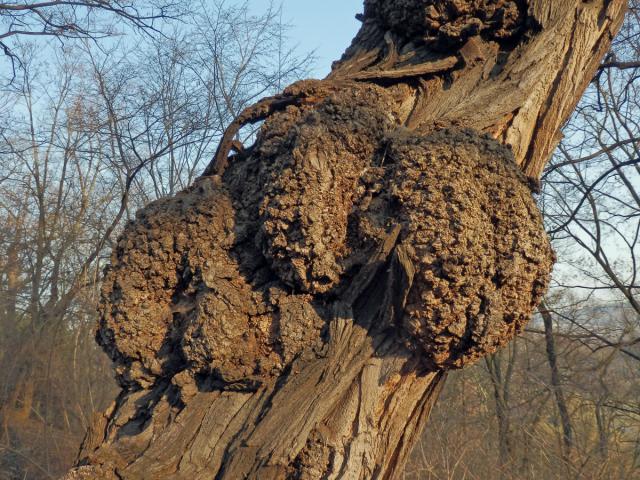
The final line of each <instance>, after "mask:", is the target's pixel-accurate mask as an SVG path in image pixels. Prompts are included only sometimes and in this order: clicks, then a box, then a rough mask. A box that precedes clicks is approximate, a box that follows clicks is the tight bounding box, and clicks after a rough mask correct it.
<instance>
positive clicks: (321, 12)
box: [249, 0, 363, 78]
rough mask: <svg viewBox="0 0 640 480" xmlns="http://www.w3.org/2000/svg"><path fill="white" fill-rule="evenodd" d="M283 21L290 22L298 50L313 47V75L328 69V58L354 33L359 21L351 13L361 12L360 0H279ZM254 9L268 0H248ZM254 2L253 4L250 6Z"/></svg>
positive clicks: (334, 58) (303, 50)
mask: <svg viewBox="0 0 640 480" xmlns="http://www.w3.org/2000/svg"><path fill="white" fill-rule="evenodd" d="M281 3H282V12H283V17H282V19H283V21H285V22H286V23H289V24H291V25H292V29H291V32H290V35H291V40H292V41H293V42H294V43H296V44H298V45H299V49H300V52H308V51H310V50H315V51H316V56H317V61H316V68H315V71H314V72H313V74H314V75H313V76H315V77H318V78H319V77H324V76H325V75H326V74H327V73H329V69H330V67H331V62H332V61H334V60H337V59H338V58H340V55H342V52H344V50H345V49H346V48H347V47H348V46H349V44H350V43H351V40H352V39H353V37H354V36H355V34H356V32H357V31H358V28H359V27H360V22H358V21H357V20H356V19H355V14H356V13H359V12H362V3H363V2H362V0H321V1H317V0H316V1H311V0H282V1H281ZM249 4H250V6H251V8H256V11H260V10H261V9H264V8H265V7H266V6H267V5H268V4H269V0H249ZM254 6H255V7H254Z"/></svg>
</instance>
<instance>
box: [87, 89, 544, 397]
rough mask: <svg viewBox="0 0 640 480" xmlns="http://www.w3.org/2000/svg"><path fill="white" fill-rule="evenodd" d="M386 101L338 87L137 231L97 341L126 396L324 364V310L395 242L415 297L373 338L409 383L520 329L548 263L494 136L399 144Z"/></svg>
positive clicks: (115, 261) (114, 276) (108, 293)
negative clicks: (381, 336) (299, 362)
mask: <svg viewBox="0 0 640 480" xmlns="http://www.w3.org/2000/svg"><path fill="white" fill-rule="evenodd" d="M321 85H322V83H321V82H306V83H304V84H299V85H296V86H295V87H293V88H294V89H298V90H300V89H311V90H313V89H314V88H315V89H319V88H321ZM394 93H395V90H394V89H393V88H391V89H385V88H382V87H379V86H375V85H366V84H364V85H363V84H357V83H348V82H347V83H345V84H344V85H342V86H341V88H340V89H336V90H335V91H332V92H329V93H327V94H326V96H325V97H324V98H323V99H321V100H319V101H318V102H316V103H314V104H311V105H292V106H289V107H287V108H286V109H284V110H283V111H280V112H275V113H273V114H272V115H271V116H270V117H269V118H268V119H267V120H266V122H265V124H264V125H263V126H262V128H261V130H260V134H259V136H258V139H257V142H256V144H255V145H254V147H253V148H252V149H250V150H248V151H246V152H244V153H242V154H239V155H236V156H235V158H233V159H232V160H231V164H230V166H229V168H228V169H227V170H226V172H225V173H224V175H223V176H222V177H220V176H210V177H203V178H201V179H200V180H199V181H198V182H196V184H195V185H194V186H193V187H191V188H189V189H188V190H186V191H184V192H182V193H180V194H178V195H176V196H175V197H174V198H169V199H164V200H160V201H157V202H155V203H153V204H151V205H149V206H148V207H146V208H145V209H143V210H142V211H141V212H139V213H138V215H137V219H136V220H135V221H134V222H131V223H130V224H129V225H128V226H127V227H126V229H125V231H124V233H123V234H122V236H121V238H120V240H119V242H118V245H117V247H116V249H115V251H114V252H113V256H112V262H111V263H112V265H111V267H110V268H109V269H108V272H107V275H106V279H105V282H104V288H103V294H102V306H101V313H102V315H101V322H100V326H99V332H98V338H99V341H100V343H101V344H102V345H103V347H104V348H105V349H106V350H107V351H108V352H109V354H110V355H111V357H112V358H113V360H114V361H115V362H116V365H117V369H118V374H119V379H120V381H121V382H122V384H123V385H125V386H126V385H129V386H134V385H136V384H137V385H141V386H143V387H150V386H152V385H154V384H155V383H157V382H158V380H159V379H163V378H164V379H171V378H173V379H174V383H175V384H176V385H177V386H178V387H179V388H184V389H185V390H188V389H189V388H193V386H194V385H196V386H199V387H201V388H202V386H203V385H207V388H219V389H255V388H257V386H259V385H260V384H261V383H263V382H265V381H269V379H271V378H274V377H276V376H278V375H280V374H281V373H282V371H283V369H284V368H285V367H286V366H287V365H290V363H291V361H292V360H293V359H294V358H298V357H303V358H313V357H317V356H321V355H324V354H325V352H324V350H323V347H324V345H325V344H326V343H327V339H328V335H329V331H328V328H327V326H328V322H329V321H330V319H331V312H332V311H333V309H334V304H335V303H336V302H341V301H344V299H345V296H348V292H347V289H348V288H350V286H351V284H352V283H353V281H354V278H356V277H357V276H358V275H359V273H360V272H361V271H362V269H363V268H366V266H367V265H368V263H369V261H370V259H371V258H373V256H374V254H375V253H376V251H377V250H378V249H379V248H380V246H381V244H383V243H384V242H385V241H388V240H389V238H390V237H392V238H393V240H392V241H393V251H394V254H393V255H391V256H390V257H389V260H388V261H387V263H388V267H387V268H394V266H393V263H394V262H396V263H398V262H400V263H401V264H402V269H403V276H404V277H405V278H404V280H401V279H398V282H402V281H404V282H409V284H410V288H408V289H407V290H406V292H405V293H403V294H402V295H401V298H397V299H396V300H395V302H396V305H394V309H393V312H392V314H391V315H390V318H379V319H377V320H376V321H377V322H379V326H378V328H380V329H388V330H393V331H394V332H395V334H394V338H395V341H396V342H397V343H398V344H401V345H402V346H403V348H406V350H407V351H408V352H410V354H411V355H413V356H415V357H416V358H418V359H419V362H418V363H416V368H426V369H430V370H433V369H449V368H458V367H462V366H464V365H466V364H468V363H469V362H471V361H474V360H476V359H478V358H480V357H481V356H483V355H486V354H489V353H492V352H494V351H495V350H496V349H497V348H498V347H499V346H501V345H502V344H504V343H505V342H507V341H508V340H510V339H511V338H512V337H513V336H514V335H515V334H517V333H518V332H519V331H520V330H521V329H522V328H523V326H524V325H525V324H526V323H527V321H528V319H529V317H530V316H531V313H532V310H533V309H534V307H535V306H536V305H537V303H538V301H539V299H540V297H541V295H542V294H543V293H544V291H545V289H546V286H547V283H548V279H549V273H550V270H551V267H552V263H553V254H552V251H551V248H550V245H549V241H548V239H547V236H546V234H545V232H544V230H543V226H542V222H541V217H540V214H539V212H538V209H537V208H536V204H535V201H534V199H533V198H532V195H531V192H530V189H529V185H528V181H527V179H526V178H525V177H524V176H523V174H522V173H521V171H520V169H519V168H518V166H517V165H516V164H515V162H514V159H513V156H512V153H511V152H510V150H509V149H508V148H507V147H504V146H502V145H500V144H499V143H497V142H496V141H495V140H493V139H492V138H490V137H488V136H486V135H483V134H479V133H477V132H474V131H472V130H455V129H446V130H434V131H431V132H428V133H424V134H416V133H413V132H411V131H409V130H407V129H406V128H405V127H404V126H403V124H404V122H405V121H406V116H407V113H406V106H405V105H403V104H402V102H401V101H400V100H398V99H399V98H402V97H401V95H395V94H394ZM356 321H357V319H356ZM188 385H191V387H187V386H188Z"/></svg>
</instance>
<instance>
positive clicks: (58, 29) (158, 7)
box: [0, 0, 184, 75]
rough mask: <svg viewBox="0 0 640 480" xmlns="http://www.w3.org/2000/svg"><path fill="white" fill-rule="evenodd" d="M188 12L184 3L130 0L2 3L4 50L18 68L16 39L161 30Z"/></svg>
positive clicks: (96, 37) (0, 25)
mask: <svg viewBox="0 0 640 480" xmlns="http://www.w3.org/2000/svg"><path fill="white" fill-rule="evenodd" d="M183 13H184V6H183V4H182V2H171V1H156V0H149V1H146V0H144V1H128V0H124V1H123V0H50V1H35V2H32V1H10V2H4V3H0V49H1V50H2V51H3V53H4V55H5V57H7V58H8V59H9V60H10V61H11V65H12V67H13V69H14V75H15V68H16V66H17V65H21V64H22V59H21V57H20V55H19V54H18V52H17V51H16V43H15V42H16V40H18V39H20V38H25V37H38V36H39V37H54V38H56V39H59V40H60V41H64V40H70V39H83V40H92V41H97V40H100V39H102V38H105V37H110V36H113V35H118V34H122V33H123V28H122V26H121V27H120V28H118V27H117V25H118V23H120V24H121V25H122V24H123V23H124V24H125V25H127V26H128V27H129V28H134V29H136V30H139V31H142V32H146V33H152V32H155V33H158V32H160V29H161V26H162V23H163V22H164V21H166V20H170V19H176V18H178V17H180V16H181V15H182V14H183Z"/></svg>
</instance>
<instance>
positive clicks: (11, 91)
mask: <svg viewBox="0 0 640 480" xmlns="http://www.w3.org/2000/svg"><path fill="white" fill-rule="evenodd" d="M54 3H55V2H54ZM86 3H87V4H89V7H88V8H86V7H74V9H72V10H70V9H67V8H64V7H60V8H58V7H56V9H55V10H46V9H45V10H40V11H38V10H37V9H32V10H31V11H19V12H17V13H16V11H14V10H11V9H8V8H7V6H6V5H0V48H1V49H2V50H3V51H4V56H3V57H0V226H1V227H2V228H0V479H1V480H5V479H6V480H8V479H48V478H56V477H57V475H59V474H61V473H62V472H64V471H65V469H66V468H68V466H69V465H70V464H71V463H72V462H73V459H74V456H75V454H76V453H77V449H78V446H79V444H80V442H81V440H82V437H83V434H84V432H85V430H86V428H87V426H88V425H89V423H90V422H91V418H92V416H93V414H94V412H96V411H100V410H104V409H105V408H106V407H107V406H108V403H109V402H110V401H111V399H113V398H114V395H115V393H116V385H115V383H114V381H113V379H112V372H111V368H110V363H109V361H108V359H107V357H106V356H105V355H104V354H103V353H102V352H101V351H100V350H99V348H98V347H97V346H96V345H95V343H94V339H93V332H94V325H95V322H96V312H95V305H96V303H97V301H98V298H99V295H100V279H101V274H102V273H101V272H102V270H103V268H104V266H105V264H106V263H107V261H108V258H109V255H110V251H111V248H112V245H113V243H114V242H115V239H116V238H117V235H118V232H119V231H120V229H121V228H122V226H123V225H124V224H125V223H126V222H127V220H129V219H131V218H134V217H135V212H136V210H137V209H138V208H140V207H141V206H143V205H145V204H146V203H148V202H151V201H154V200H156V199H158V198H162V197H164V196H168V195H173V194H175V193H176V192H177V191H179V190H181V189H182V188H184V187H186V186H187V185H189V184H190V183H191V182H192V181H193V179H194V178H195V177H197V176H198V175H199V174H200V173H201V172H202V170H203V169H204V167H205V166H206V164H207V163H208V162H209V160H210V159H211V157H212V155H213V153H214V151H215V148H216V146H217V142H218V141H219V139H220V137H221V135H222V132H223V131H224V128H225V127H226V126H227V125H228V124H229V123H230V122H231V120H232V119H233V118H234V117H235V116H236V115H237V114H238V113H239V112H240V111H241V110H242V109H243V108H244V107H246V106H247V105H249V104H251V103H254V102H255V101H256V100H257V99H259V98H260V97H263V96H265V95H269V94H273V93H274V92H278V91H280V90H281V89H282V88H283V87H284V86H286V85H288V84H289V83H291V82H293V81H295V80H296V79H299V78H304V77H306V76H308V75H309V72H310V71H311V68H312V66H313V62H314V57H313V55H312V54H305V53H304V52H299V51H297V50H296V49H294V48H293V47H292V45H293V43H294V42H292V40H291V38H290V37H289V36H288V26H287V25H286V24H285V23H283V21H282V18H283V16H284V17H285V18H286V11H285V12H283V11H282V10H281V9H279V8H277V5H272V7H271V8H269V9H267V10H265V11H264V13H262V14H260V15H256V14H254V13H252V10H251V9H250V8H249V5H248V3H244V4H239V3H237V2H236V3H233V2H220V1H217V0H216V1H203V2H202V3H199V2H184V4H182V3H179V4H170V3H158V2H148V3H146V4H145V7H144V8H146V10H144V9H143V8H142V7H139V9H136V10H131V9H130V8H129V7H127V5H129V4H128V3H127V2H112V3H115V4H116V5H120V6H123V8H122V9H120V10H119V11H118V10H115V11H114V10H113V9H107V10H104V9H101V8H96V5H95V4H94V5H92V3H93V2H86ZM95 3H98V2H95ZM185 4H188V5H189V7H193V8H187V7H185ZM140 5H142V4H140ZM283 14H284V15H283ZM68 25H73V28H71V29H69V28H66V29H65V28H64V27H65V26H68ZM29 32H31V33H34V32H38V35H37V37H36V38H34V35H32V34H29ZM639 89H640V2H639V1H638V0H632V1H631V2H630V12H629V14H628V17H627V22H626V24H625V26H624V28H623V30H622V32H621V33H620V35H619V37H618V38H617V39H616V41H615V43H614V46H613V49H612V51H611V52H610V54H609V55H608V56H607V58H606V60H605V63H604V64H603V65H602V68H601V69H600V70H599V72H598V74H597V75H596V77H595V78H594V79H593V82H592V84H591V86H590V87H589V90H588V92H587V94H586V95H585V97H584V98H583V99H582V101H581V103H580V105H579V106H578V109H577V111H576V113H575V114H574V115H573V117H572V119H571V121H570V122H569V123H568V124H567V125H566V127H565V129H564V138H563V140H562V142H561V145H560V147H559V148H558V149H557V151H556V153H555V154H554V158H553V161H552V162H551V164H550V165H549V167H548V168H547V171H546V172H545V174H544V176H543V183H542V190H541V193H540V195H539V196H538V201H539V205H540V207H541V209H542V211H543V213H544V217H545V222H546V226H547V230H548V232H549V234H550V235H551V237H552V239H553V244H554V247H555V250H556V253H557V256H558V265H557V268H556V271H555V275H554V282H553V286H552V289H551V291H550V292H549V295H548V296H547V298H546V299H545V301H544V303H543V304H542V305H541V307H540V309H539V312H538V314H537V315H536V318H535V319H534V321H533V322H532V323H531V324H530V326H529V328H528V329H527V331H526V332H525V333H524V334H523V335H522V336H521V337H519V338H518V339H517V340H516V341H515V342H513V343H512V344H511V345H510V346H509V347H508V348H507V349H504V350H503V351H501V352H500V353H498V354H496V355H494V356H492V357H490V358H488V359H487V360H486V361H483V362H482V363H480V364H478V365H476V366H474V367H472V368H470V369H467V370H464V371H460V372H455V373H453V374H451V375H450V378H449V380H448V382H447V384H446V387H445V391H444V392H443V397H442V401H440V402H439V403H438V404H437V406H436V408H435V410H434V412H433V415H432V421H431V422H430V425H429V426H428V428H427V430H426V431H425V433H424V435H423V441H422V442H421V443H420V445H419V446H418V448H417V449H416V451H415V452H414V455H413V457H412V460H411V463H410V465H409V466H408V467H407V471H406V473H405V477H406V478H407V479H412V480H413V479H490V478H503V479H542V478H544V479H556V478H557V479H572V478H575V479H634V478H640V400H639V399H640V296H639V293H640V279H639V278H638V275H639V274H640V264H639V261H640V258H638V257H637V255H638V254H639V253H640V250H639V245H638V243H639V242H640V95H639V94H640V92H639ZM252 134H253V131H244V132H243V135H246V136H247V137H250V136H251V135H252Z"/></svg>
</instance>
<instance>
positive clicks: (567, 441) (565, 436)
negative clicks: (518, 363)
mask: <svg viewBox="0 0 640 480" xmlns="http://www.w3.org/2000/svg"><path fill="white" fill-rule="evenodd" d="M538 311H539V312H540V315H541V316H542V320H543V321H544V337H545V343H546V350H547V361H548V362H549V369H550V370H551V390H552V391H553V395H554V397H555V399H556V405H557V406H558V414H559V415H560V422H561V423H562V444H563V450H562V456H563V458H564V459H565V460H566V461H567V462H570V461H571V454H572V450H573V427H572V426H571V415H569V407H568V406H567V401H566V399H565V396H564V390H563V388H562V380H561V375H560V368H559V367H558V355H557V352H556V342H555V338H554V336H553V317H552V316H551V311H550V310H549V307H548V306H547V304H546V302H545V301H544V300H543V301H542V302H540V308H539V309H538Z"/></svg>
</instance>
